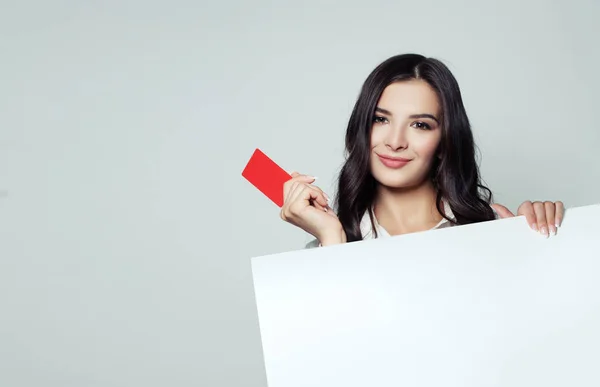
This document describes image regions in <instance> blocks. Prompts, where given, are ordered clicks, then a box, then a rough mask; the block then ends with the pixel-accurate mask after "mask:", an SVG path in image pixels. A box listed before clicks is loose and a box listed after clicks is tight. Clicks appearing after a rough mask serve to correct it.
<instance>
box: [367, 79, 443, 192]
mask: <svg viewBox="0 0 600 387" xmlns="http://www.w3.org/2000/svg"><path fill="white" fill-rule="evenodd" d="M440 114H441V108H440V104H439V101H438V97H437V94H436V93H435V91H434V90H433V89H432V88H431V86H429V84H428V83H427V82H425V81H422V80H410V81H401V82H396V83H392V84H390V85H389V86H388V87H387V88H386V89H385V90H384V91H383V94H382V95H381V98H380V99H379V101H378V103H377V108H376V111H375V117H374V118H373V127H372V129H371V158H370V159H371V161H370V164H371V173H372V174H373V177H375V179H376V180H377V181H378V182H379V183H380V184H382V185H384V186H386V187H389V188H412V187H417V186H419V185H421V184H423V183H424V182H425V181H427V179H428V177H429V172H430V170H431V168H432V165H433V162H434V160H435V157H437V156H436V154H437V149H438V145H439V143H440V140H441V136H442V129H441V127H440Z"/></svg>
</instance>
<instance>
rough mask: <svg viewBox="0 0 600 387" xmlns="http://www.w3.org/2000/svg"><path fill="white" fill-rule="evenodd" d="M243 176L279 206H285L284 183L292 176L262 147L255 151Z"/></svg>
mask: <svg viewBox="0 0 600 387" xmlns="http://www.w3.org/2000/svg"><path fill="white" fill-rule="evenodd" d="M242 176H244V177H245V178H246V180H248V181H249V182H250V183H252V185H254V186H255V187H256V188H258V190H259V191H260V192H262V193H263V194H265V195H266V196H267V197H268V198H269V199H271V200H272V201H273V202H274V203H275V204H277V205H278V206H279V207H282V206H283V184H284V183H285V182H286V181H288V180H290V179H291V178H292V176H290V175H289V174H288V173H287V172H286V171H285V170H283V169H282V168H281V167H280V166H279V165H277V164H275V162H274V161H273V160H271V159H270V158H269V157H267V155H265V154H264V153H263V152H261V150H260V149H256V150H255V151H254V153H253V154H252V157H250V160H249V161H248V164H247V165H246V168H244V171H243V172H242Z"/></svg>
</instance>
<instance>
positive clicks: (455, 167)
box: [281, 54, 564, 247]
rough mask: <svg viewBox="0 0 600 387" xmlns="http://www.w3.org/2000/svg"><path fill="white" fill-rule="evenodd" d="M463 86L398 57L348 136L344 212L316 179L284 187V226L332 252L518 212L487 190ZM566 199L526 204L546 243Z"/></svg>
mask: <svg viewBox="0 0 600 387" xmlns="http://www.w3.org/2000/svg"><path fill="white" fill-rule="evenodd" d="M475 156H476V155H475V144H474V141H473V134H472V132H471V127H470V124H469V120H468V117H467V114H466V111H465V108H464V106H463V102H462V97H461V93H460V89H459V86H458V83H457V82H456V79H455V78H454V76H453V75H452V73H451V72H450V70H449V69H448V68H447V67H446V66H445V65H444V64H443V63H441V62H440V61H438V60H436V59H432V58H426V57H424V56H421V55H416V54H405V55H398V56H394V57H392V58H389V59H388V60H386V61H384V62H383V63H381V64H380V65H379V66H378V67H377V68H376V69H375V70H373V72H372V73H371V74H370V75H369V77H368V78H367V80H366V81H365V83H364V84H363V87H362V90H361V92H360V95H359V97H358V101H357V102H356V104H355V106H354V110H353V111H352V115H351V117H350V121H349V123H348V128H347V131H346V161H345V164H344V166H343V168H342V170H341V173H340V176H339V184H338V190H337V197H336V203H335V204H336V205H335V208H336V210H337V215H336V213H335V212H334V211H333V210H332V208H331V207H330V206H329V197H328V196H327V195H326V194H325V193H324V192H323V191H322V190H321V189H320V188H318V187H316V186H314V185H312V183H313V182H314V178H313V177H311V176H307V175H302V174H299V173H296V172H294V173H293V174H292V179H291V180H290V181H288V182H287V183H286V184H285V185H284V198H285V200H284V205H283V207H282V209H281V217H282V219H283V220H285V221H287V222H290V223H292V224H294V225H296V226H298V227H300V228H302V229H303V230H305V231H306V232H308V233H310V234H312V235H313V236H314V237H315V238H316V240H314V241H313V242H311V243H309V245H308V246H307V247H314V246H318V245H320V246H328V245H334V244H338V243H345V242H353V241H359V240H362V239H370V238H376V237H382V236H390V235H400V234H407V233H411V232H418V231H425V230H430V229H436V228H441V227H448V226H454V225H464V224H469V223H476V222H484V221H490V220H494V219H497V218H498V217H502V218H505V217H512V216H514V215H513V214H512V213H511V212H510V211H509V210H508V209H507V208H506V207H504V206H501V205H499V204H491V203H492V193H491V191H490V190H489V189H488V188H487V187H485V186H483V185H482V183H481V180H480V175H479V170H478V166H477V162H476V159H475ZM563 212H564V207H563V204H562V203H561V202H556V203H553V202H544V203H542V202H535V203H532V202H530V201H527V202H524V203H523V204H522V205H521V206H520V207H519V210H518V212H517V214H518V215H525V216H526V218H527V221H528V223H529V225H530V227H531V228H533V229H534V230H536V231H539V232H540V233H542V234H543V235H545V236H546V237H547V236H549V235H550V234H551V233H552V234H556V228H557V227H558V226H559V225H560V223H561V221H562V216H563Z"/></svg>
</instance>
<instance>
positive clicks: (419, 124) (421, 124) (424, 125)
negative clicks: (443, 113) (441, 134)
mask: <svg viewBox="0 0 600 387" xmlns="http://www.w3.org/2000/svg"><path fill="white" fill-rule="evenodd" d="M413 126H414V127H416V128H417V129H425V130H429V129H431V126H430V125H429V124H428V123H426V122H420V121H418V122H415V123H414V124H413Z"/></svg>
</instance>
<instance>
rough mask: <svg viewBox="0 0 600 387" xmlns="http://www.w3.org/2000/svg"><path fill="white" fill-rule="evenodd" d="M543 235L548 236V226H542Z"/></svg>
mask: <svg viewBox="0 0 600 387" xmlns="http://www.w3.org/2000/svg"><path fill="white" fill-rule="evenodd" d="M542 235H543V236H545V237H546V238H547V237H548V230H546V227H542Z"/></svg>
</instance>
